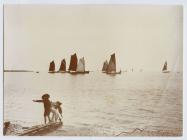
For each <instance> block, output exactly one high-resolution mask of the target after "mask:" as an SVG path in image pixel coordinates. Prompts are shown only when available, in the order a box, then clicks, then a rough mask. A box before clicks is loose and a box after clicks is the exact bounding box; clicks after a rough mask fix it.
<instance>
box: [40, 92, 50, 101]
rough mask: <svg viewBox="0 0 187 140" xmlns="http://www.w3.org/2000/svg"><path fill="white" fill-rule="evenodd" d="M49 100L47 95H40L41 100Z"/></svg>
mask: <svg viewBox="0 0 187 140" xmlns="http://www.w3.org/2000/svg"><path fill="white" fill-rule="evenodd" d="M49 98H50V95H49V94H47V93H46V94H44V95H42V99H43V100H46V99H49Z"/></svg>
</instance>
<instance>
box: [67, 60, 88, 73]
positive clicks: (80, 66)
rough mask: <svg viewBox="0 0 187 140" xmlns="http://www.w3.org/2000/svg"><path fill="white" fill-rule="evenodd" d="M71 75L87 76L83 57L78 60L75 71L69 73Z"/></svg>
mask: <svg viewBox="0 0 187 140" xmlns="http://www.w3.org/2000/svg"><path fill="white" fill-rule="evenodd" d="M70 73H71V74H88V73H89V71H85V60H84V57H82V58H80V59H79V63H78V65H77V68H76V71H71V72H70Z"/></svg>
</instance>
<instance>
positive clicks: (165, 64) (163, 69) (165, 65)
mask: <svg viewBox="0 0 187 140" xmlns="http://www.w3.org/2000/svg"><path fill="white" fill-rule="evenodd" d="M165 70H167V61H166V62H165V63H164V67H163V68H162V71H165Z"/></svg>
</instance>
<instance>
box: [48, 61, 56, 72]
mask: <svg viewBox="0 0 187 140" xmlns="http://www.w3.org/2000/svg"><path fill="white" fill-rule="evenodd" d="M49 73H55V62H54V60H53V61H52V62H50V65H49Z"/></svg>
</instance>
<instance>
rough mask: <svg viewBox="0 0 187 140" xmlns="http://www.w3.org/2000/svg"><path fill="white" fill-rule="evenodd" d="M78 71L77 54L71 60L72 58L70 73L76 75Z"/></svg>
mask: <svg viewBox="0 0 187 140" xmlns="http://www.w3.org/2000/svg"><path fill="white" fill-rule="evenodd" d="M76 70H77V54H76V53H74V54H73V55H71V58H70V64H69V68H68V72H69V73H74V72H76Z"/></svg>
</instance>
